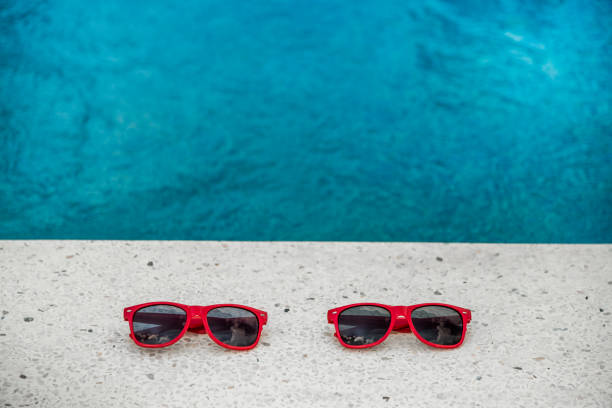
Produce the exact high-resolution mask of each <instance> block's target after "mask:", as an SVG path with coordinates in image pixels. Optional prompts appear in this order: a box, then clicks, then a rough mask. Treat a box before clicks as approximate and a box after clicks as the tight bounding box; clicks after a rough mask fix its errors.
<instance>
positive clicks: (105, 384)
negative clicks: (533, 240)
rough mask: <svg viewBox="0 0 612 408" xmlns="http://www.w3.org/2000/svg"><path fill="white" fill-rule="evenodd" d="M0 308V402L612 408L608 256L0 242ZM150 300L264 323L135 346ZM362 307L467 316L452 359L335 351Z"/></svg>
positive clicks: (405, 337)
mask: <svg viewBox="0 0 612 408" xmlns="http://www.w3.org/2000/svg"><path fill="white" fill-rule="evenodd" d="M0 295H1V296H0V310H1V312H0V313H2V315H1V316H0V318H1V320H0V355H1V359H0V403H1V404H0V406H14V407H16V406H44V407H83V406H91V407H95V406H113V407H127V406H130V407H131V406H135V407H175V406H176V407H178V406H181V407H182V406H222V407H224V408H227V407H245V406H248V407H256V406H257V407H288V406H291V407H312V406H337V407H363V406H367V407H370V406H375V407H376V406H380V407H391V406H403V407H405V406H429V407H434V406H457V407H466V406H477V407H490V406H513V407H519V406H524V407H533V406H542V407H552V406H554V407H610V406H612V387H611V384H612V316H611V314H610V313H611V312H612V246H611V245H598V246H595V245H571V246H569V245H568V246H565V245H472V244H427V243H416V244H415V243H292V242H288V243H282V242H279V243H263V242H254V243H253V242H249V243H244V242H122V241H116V242H106V241H96V242H90V241H0ZM153 300H170V301H177V302H181V303H187V304H201V305H205V304H213V303H220V302H235V303H242V304H247V305H251V306H253V307H257V308H261V309H263V310H266V311H267V312H268V313H269V322H268V325H267V326H266V327H265V328H264V331H263V334H262V338H261V341H260V344H259V346H258V347H257V348H255V349H254V350H251V351H248V352H235V351H229V350H226V349H223V348H221V347H219V346H217V345H216V344H215V343H213V342H212V341H211V340H210V338H209V337H208V336H207V335H198V334H192V333H188V334H187V335H186V336H185V338H183V339H182V340H181V341H179V342H178V343H177V344H175V345H174V346H172V347H169V348H166V349H159V350H148V349H142V348H139V347H137V346H136V345H135V344H134V343H133V342H132V341H131V340H130V339H129V338H128V333H129V329H128V325H127V322H124V321H123V319H122V310H123V307H124V306H129V305H134V304H138V303H142V302H146V301H153ZM361 301H378V302H381V303H388V304H398V305H401V304H405V305H408V304H414V303H419V302H427V301H440V302H447V303H452V304H456V305H458V306H463V307H468V308H470V309H472V311H473V320H472V323H471V324H470V325H469V327H468V333H467V338H466V341H465V343H464V344H463V346H462V347H460V348H458V349H454V350H438V349H433V348H430V347H427V346H425V345H423V344H421V343H420V342H418V341H417V339H416V338H415V337H414V336H413V335H411V334H401V333H400V334H393V335H391V336H390V337H389V338H388V339H387V340H386V341H385V342H384V343H383V344H381V345H380V346H378V347H375V348H372V349H366V350H349V349H345V348H343V347H341V346H340V344H339V343H338V342H337V341H336V339H335V338H334V337H333V335H332V334H333V327H332V326H331V325H329V324H327V321H326V311H327V309H328V308H331V307H333V306H340V305H344V304H349V303H353V302H361ZM213 404H214V405H213Z"/></svg>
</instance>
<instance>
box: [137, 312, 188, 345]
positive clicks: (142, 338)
mask: <svg viewBox="0 0 612 408" xmlns="http://www.w3.org/2000/svg"><path fill="white" fill-rule="evenodd" d="M186 321H187V312H185V311H184V310H183V309H181V308H180V307H176V306H170V305H153V306H147V307H143V308H142V309H138V310H137V311H136V312H135V313H134V316H133V318H132V324H133V328H134V336H135V337H136V340H138V341H139V342H141V343H144V344H165V343H168V342H170V341H172V340H174V339H175V338H177V337H178V336H179V335H180V334H181V332H182V331H183V328H184V327H185V322H186Z"/></svg>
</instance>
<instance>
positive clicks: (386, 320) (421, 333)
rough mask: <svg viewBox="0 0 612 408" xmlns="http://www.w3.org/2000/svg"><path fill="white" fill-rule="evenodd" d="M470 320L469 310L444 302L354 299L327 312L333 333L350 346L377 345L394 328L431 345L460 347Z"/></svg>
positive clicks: (364, 346)
mask: <svg viewBox="0 0 612 408" xmlns="http://www.w3.org/2000/svg"><path fill="white" fill-rule="evenodd" d="M470 320H472V312H471V311H470V310H468V309H464V308H462V307H457V306H452V305H446V304H444V303H421V304H419V305H412V306H388V305H381V304H379V303H355V304H352V305H347V306H342V307H337V308H335V309H331V310H329V311H328V312H327V321H328V323H333V325H334V327H335V328H336V333H334V336H336V337H337V338H338V340H339V341H340V344H342V345H343V346H344V347H348V348H366V347H373V346H376V345H377V344H380V343H382V342H383V341H385V339H386V338H387V336H389V333H391V331H392V330H395V331H399V332H405V333H410V332H413V333H414V334H415V335H416V337H417V338H418V339H419V340H421V341H422V342H423V343H425V344H427V345H428V346H432V347H439V348H454V347H459V346H460V345H461V343H463V339H464V338H465V331H466V328H467V324H468V323H469V322H470Z"/></svg>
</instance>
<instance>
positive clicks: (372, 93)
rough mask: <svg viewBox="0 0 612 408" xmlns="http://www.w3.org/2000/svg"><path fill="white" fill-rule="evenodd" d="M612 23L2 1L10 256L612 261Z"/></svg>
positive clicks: (504, 6)
mask: <svg viewBox="0 0 612 408" xmlns="http://www.w3.org/2000/svg"><path fill="white" fill-rule="evenodd" d="M611 28H612V2H610V1H582V2H579V1H532V2H527V1H499V2H497V1H493V2H480V1H479V2H475V1H465V2H454V1H448V2H445V1H427V2H421V1H406V0H401V1H346V0H345V1H335V0H326V1H313V0H309V1H265V2H264V1H245V2H226V1H223V2H218V1H190V0H187V1H182V2H160V1H152V2H151V1H124V0H105V1H91V2H89V1H87V2H86V1H77V0H73V1H70V0H65V1H61V0H56V1H29V2H28V1H7V0H4V1H0V157H1V158H2V159H1V160H0V238H100V239H108V238H114V239H231V240H368V241H379V240H380V241H477V242H482V241H495V242H568V243H569V242H592V243H595V242H612V144H611V139H612V75H611V72H612V30H611Z"/></svg>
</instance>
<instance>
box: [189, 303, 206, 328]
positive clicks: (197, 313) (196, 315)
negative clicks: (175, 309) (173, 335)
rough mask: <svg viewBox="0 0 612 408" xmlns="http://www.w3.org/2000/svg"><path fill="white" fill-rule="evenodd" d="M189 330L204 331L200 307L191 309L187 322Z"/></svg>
mask: <svg viewBox="0 0 612 408" xmlns="http://www.w3.org/2000/svg"><path fill="white" fill-rule="evenodd" d="M189 331H190V332H194V333H199V334H204V333H206V328H205V327H204V319H203V318H202V310H201V309H200V308H192V309H191V321H190V322H189Z"/></svg>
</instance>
